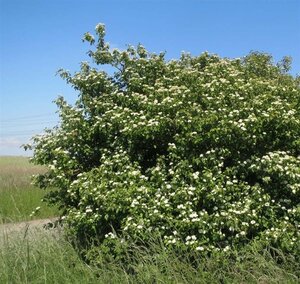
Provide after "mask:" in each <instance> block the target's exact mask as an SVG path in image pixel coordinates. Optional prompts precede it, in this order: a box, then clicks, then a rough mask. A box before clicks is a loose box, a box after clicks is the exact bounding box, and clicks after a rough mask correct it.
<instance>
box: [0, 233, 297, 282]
mask: <svg viewBox="0 0 300 284" xmlns="http://www.w3.org/2000/svg"><path fill="white" fill-rule="evenodd" d="M279 255H280V253H279ZM125 262H127V263H128V264H129V266H130V270H128V266H127V269H125V268H124V266H123V265H122V263H120V262H118V261H116V260H107V259H102V261H101V255H99V258H98V265H97V267H95V266H91V265H87V264H86V263H84V262H83V261H82V259H80V258H79V256H78V254H77V253H76V251H75V250H74V248H73V247H72V246H71V245H70V243H69V242H68V241H66V239H65V238H64V236H63V233H62V232H59V231H58V232H57V231H52V230H50V231H45V230H41V229H39V230H34V231H29V232H28V231H26V229H24V230H23V231H20V232H19V233H18V234H7V233H4V232H2V234H1V231H0V283H49V284H50V283H51V284H52V283H64V284H65V283H83V284H84V283H106V284H107V283H116V284H119V283H189V284H190V283H212V284H213V283H299V281H300V280H299V278H298V277H299V271H300V267H299V264H297V263H296V262H295V261H294V259H293V258H291V257H288V256H284V257H283V255H282V257H280V263H281V264H280V265H279V264H277V263H276V262H275V261H274V259H273V258H272V257H271V254H270V252H269V251H268V250H262V251H258V250H256V249H255V248H252V249H247V250H244V251H241V252H237V253H236V257H235V258H232V257H228V256H226V255H218V256H213V257H210V258H206V259H201V258H199V259H198V260H196V262H195V263H194V265H191V263H190V261H189V259H188V258H187V257H181V258H179V257H178V256H176V255H175V254H173V253H170V252H166V251H165V250H164V248H163V247H162V245H160V244H159V243H153V244H152V245H151V246H150V248H148V249H145V248H143V249H142V248H134V249H133V254H131V256H128V259H126V260H125Z"/></svg>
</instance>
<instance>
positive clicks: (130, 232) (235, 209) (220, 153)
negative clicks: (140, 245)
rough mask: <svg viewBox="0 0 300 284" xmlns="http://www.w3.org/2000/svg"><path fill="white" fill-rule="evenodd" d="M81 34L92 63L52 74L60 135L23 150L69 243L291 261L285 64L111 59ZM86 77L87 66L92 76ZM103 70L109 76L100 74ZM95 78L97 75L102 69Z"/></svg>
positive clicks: (293, 238) (261, 59)
mask: <svg viewBox="0 0 300 284" xmlns="http://www.w3.org/2000/svg"><path fill="white" fill-rule="evenodd" d="M104 36H105V29H104V26H103V25H101V24H100V25H97V27H96V38H94V36H93V35H91V34H89V33H86V34H85V35H84V40H85V41H87V42H89V43H90V44H91V46H92V50H91V51H89V53H88V54H89V56H90V57H91V58H92V60H93V64H88V63H86V62H84V63H82V65H81V70H80V71H79V72H77V73H75V74H73V75H71V74H70V73H69V72H67V71H64V70H60V71H59V73H60V75H61V76H62V77H63V78H64V79H65V80H66V81H67V82H68V83H69V84H71V85H72V86H73V87H74V89H75V90H78V92H79V96H78V100H77V102H76V104H75V105H74V106H71V105H69V104H68V103H67V102H66V101H65V100H64V99H63V98H62V97H60V98H58V99H57V105H58V108H59V114H60V120H61V121H60V124H59V125H58V126H57V127H56V128H54V129H50V130H47V131H46V132H45V134H44V135H42V136H36V137H34V138H33V142H32V144H31V145H27V146H26V147H29V148H32V149H33V150H34V156H33V158H32V160H33V161H34V162H35V163H37V164H42V165H46V166H48V172H47V173H46V174H44V175H40V176H37V177H36V178H35V182H36V184H38V185H39V186H40V187H42V188H45V187H55V188H57V191H54V192H52V194H51V195H49V196H48V200H49V201H50V202H54V203H58V204H59V205H60V207H61V209H62V210H63V220H64V222H66V224H68V225H69V226H70V228H71V230H72V232H73V234H74V235H75V236H76V237H77V238H78V239H83V238H88V239H94V240H95V239H96V240H97V241H98V244H99V245H101V246H102V247H105V246H107V247H108V246H110V245H111V244H112V243H113V242H114V241H115V240H120V238H117V236H122V237H124V238H125V240H126V239H131V240H134V239H139V240H142V241H147V239H148V238H150V236H153V234H156V233H157V234H159V235H160V236H161V237H162V240H163V242H164V244H165V246H166V247H170V248H172V249H187V250H190V251H198V252H203V253H205V252H215V251H220V250H225V251H227V250H228V251H230V249H231V248H233V247H239V246H244V245H246V244H249V243H250V242H251V241H254V240H255V241H256V240H259V241H262V242H267V243H269V244H270V243H271V244H272V245H273V246H275V247H278V248H280V249H283V250H284V251H288V252H294V253H295V252H300V250H299V243H300V233H299V229H300V205H299V204H300V203H299V202H300V87H299V78H297V77H293V76H291V75H289V74H288V73H287V72H288V70H289V65H290V59H289V58H284V59H283V60H282V61H281V62H279V63H278V64H274V63H273V60H272V57H271V56H269V55H267V54H263V53H259V52H251V53H250V54H249V55H248V56H246V57H243V58H237V59H228V58H220V57H219V56H217V55H213V54H209V53H206V52H205V53H203V54H201V55H200V56H191V55H190V54H182V56H181V57H180V59H178V60H166V59H165V54H164V53H160V54H153V53H149V52H148V51H147V50H146V49H145V48H144V47H143V46H142V45H138V46H137V47H132V46H129V47H128V48H127V49H126V50H125V51H121V50H118V49H113V50H112V49H111V48H110V46H109V44H108V43H106V42H105V41H104ZM93 66H96V67H93ZM99 66H110V69H109V70H111V71H110V72H104V71H101V70H99ZM102 69H103V68H102Z"/></svg>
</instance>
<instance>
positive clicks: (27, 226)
mask: <svg viewBox="0 0 300 284" xmlns="http://www.w3.org/2000/svg"><path fill="white" fill-rule="evenodd" d="M56 220H57V218H47V219H37V220H32V221H24V222H18V223H6V224H1V225H0V235H3V234H6V233H16V232H20V231H28V230H30V231H32V230H34V229H42V228H44V227H51V224H53V222H55V221H56Z"/></svg>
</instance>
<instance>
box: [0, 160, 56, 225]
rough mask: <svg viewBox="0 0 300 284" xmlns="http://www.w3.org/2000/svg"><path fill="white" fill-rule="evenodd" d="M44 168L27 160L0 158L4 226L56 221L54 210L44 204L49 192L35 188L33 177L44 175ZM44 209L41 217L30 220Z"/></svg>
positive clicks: (0, 212) (0, 204)
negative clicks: (14, 223) (41, 220)
mask: <svg viewBox="0 0 300 284" xmlns="http://www.w3.org/2000/svg"><path fill="white" fill-rule="evenodd" d="M43 170H44V169H43V168H42V167H40V166H34V165H32V164H30V163H29V159H28V158H26V157H0V223H6V222H16V221H24V220H30V219H37V218H46V217H52V216H55V215H57V214H58V211H57V209H56V208H54V207H48V206H46V204H44V203H42V202H41V198H42V197H43V196H44V195H45V192H44V191H42V190H40V189H38V188H36V187H34V186H32V185H31V176H32V175H33V174H37V173H40V172H42V171H43ZM38 206H40V207H41V210H40V213H39V214H37V215H36V216H34V217H30V214H31V212H32V211H33V210H34V209H35V208H36V207H38Z"/></svg>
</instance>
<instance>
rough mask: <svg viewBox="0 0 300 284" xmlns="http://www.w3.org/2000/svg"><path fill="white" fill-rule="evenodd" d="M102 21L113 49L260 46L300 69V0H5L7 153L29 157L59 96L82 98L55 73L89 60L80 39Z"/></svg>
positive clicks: (0, 107) (233, 52) (2, 67)
mask: <svg viewBox="0 0 300 284" xmlns="http://www.w3.org/2000/svg"><path fill="white" fill-rule="evenodd" d="M99 22H101V23H104V24H105V25H106V29H107V40H108V41H109V42H110V43H111V44H112V45H113V46H114V47H118V48H125V47H126V44H133V45H136V44H138V43H139V42H140V43H142V44H143V45H144V46H145V47H146V48H147V49H148V50H150V51H154V52H159V51H167V57H168V58H178V57H179V56H180V54H181V52H182V51H188V52H191V53H192V54H193V55H198V54H200V53H202V52H203V51H209V52H211V53H217V54H219V55H220V56H225V57H242V56H245V55H246V54H248V53H249V51H251V50H257V51H263V52H268V53H270V54H272V55H273V56H274V58H275V60H276V61H277V60H280V59H281V58H282V57H283V56H285V55H290V56H292V57H293V69H292V74H299V73H300V1H299V0H281V1H279V0H269V1H267V0H235V1H234V0H219V1H217V0H215V1H214V0H211V1H209V0H198V1H196V0H194V1H193V0H182V1H176V0H172V1H171V0H170V1H168V0H152V1H151V0H128V1H126V0H123V1H121V0H120V1H114V0H110V1H109V0H107V1H101V0H98V1H96V0H94V1H93V0H49V1H43V0H26V1H25V0H18V1H17V0H0V96H1V101H0V120H1V121H0V122H1V125H0V126H1V141H0V155H25V154H26V153H25V152H24V151H23V150H21V149H20V148H19V146H20V144H22V143H25V142H27V141H28V139H29V138H30V137H31V136H32V135H33V134H37V133H40V132H41V131H42V130H43V129H44V128H45V127H52V126H54V125H55V124H56V123H57V116H56V114H55V111H56V106H55V104H53V103H52V101H53V100H54V99H55V98H56V97H57V96H58V95H63V96H64V97H65V98H66V99H67V100H68V101H69V102H70V103H73V102H74V101H75V99H76V93H75V92H74V91H73V90H72V89H71V88H70V87H69V86H68V85H66V83H65V82H64V81H63V80H61V79H60V78H59V77H57V76H55V73H56V71H57V70H58V69H59V68H61V67H63V68H65V69H68V70H71V71H77V70H78V69H79V63H80V62H81V61H85V60H88V57H87V55H86V52H87V50H88V48H89V47H88V45H87V44H85V43H82V42H81V38H82V35H83V34H84V33H85V32H87V31H91V32H92V31H93V30H94V27H95V25H96V24H97V23H99Z"/></svg>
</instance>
